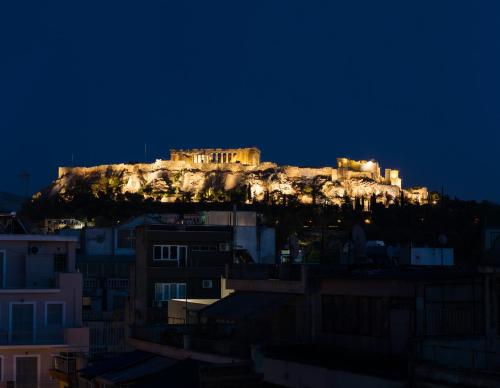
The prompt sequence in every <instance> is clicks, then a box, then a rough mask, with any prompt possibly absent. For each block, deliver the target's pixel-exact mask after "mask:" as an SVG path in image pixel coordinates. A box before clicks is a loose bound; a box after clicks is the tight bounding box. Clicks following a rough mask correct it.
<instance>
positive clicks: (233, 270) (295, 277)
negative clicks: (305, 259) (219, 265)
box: [227, 264, 302, 281]
mask: <svg viewBox="0 0 500 388" xmlns="http://www.w3.org/2000/svg"><path fill="white" fill-rule="evenodd" d="M227 278H228V279H241V280H271V279H279V280H288V281H301V280H302V266H300V265H295V264H281V265H277V264H232V265H229V266H228V267H227Z"/></svg>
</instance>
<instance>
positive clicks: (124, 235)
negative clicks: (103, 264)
mask: <svg viewBox="0 0 500 388" xmlns="http://www.w3.org/2000/svg"><path fill="white" fill-rule="evenodd" d="M117 240H118V241H117V246H118V248H120V249H135V230H134V229H119V230H118V239H117Z"/></svg>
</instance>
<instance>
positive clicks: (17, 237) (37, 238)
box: [0, 234, 78, 243]
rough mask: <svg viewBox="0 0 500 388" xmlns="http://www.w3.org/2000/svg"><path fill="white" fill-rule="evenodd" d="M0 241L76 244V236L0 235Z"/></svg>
mask: <svg viewBox="0 0 500 388" xmlns="http://www.w3.org/2000/svg"><path fill="white" fill-rule="evenodd" d="M0 241H46V242H75V243H76V242H78V238H77V237H76V236H60V235H51V234H0Z"/></svg>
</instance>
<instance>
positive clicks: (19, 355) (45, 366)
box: [0, 234, 89, 387]
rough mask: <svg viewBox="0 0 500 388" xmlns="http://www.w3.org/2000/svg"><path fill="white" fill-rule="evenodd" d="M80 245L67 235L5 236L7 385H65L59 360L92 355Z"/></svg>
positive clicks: (1, 303)
mask: <svg viewBox="0 0 500 388" xmlns="http://www.w3.org/2000/svg"><path fill="white" fill-rule="evenodd" d="M75 244H76V239H75V238H73V237H66V236H43V235H30V234H0V269H1V272H0V285H1V287H0V333H1V335H0V365H1V374H0V376H1V379H2V381H3V382H5V384H6V386H16V387H59V386H60V385H59V382H61V383H62V384H63V386H64V384H65V383H67V382H69V380H70V376H69V374H68V370H67V369H64V368H61V369H58V370H54V366H55V365H56V364H57V362H56V360H57V359H58V358H60V357H62V358H66V357H67V355H68V354H72V355H73V356H76V355H81V356H83V357H84V356H85V355H86V354H87V353H88V349H89V332H88V328H85V327H83V326H82V303H81V301H82V275H81V274H80V273H78V272H77V271H76V268H75ZM59 365H60V364H59ZM9 384H11V385H9Z"/></svg>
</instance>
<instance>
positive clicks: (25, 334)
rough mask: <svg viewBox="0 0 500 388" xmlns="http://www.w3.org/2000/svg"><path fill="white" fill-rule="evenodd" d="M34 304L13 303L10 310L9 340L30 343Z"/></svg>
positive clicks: (32, 334)
mask: <svg viewBox="0 0 500 388" xmlns="http://www.w3.org/2000/svg"><path fill="white" fill-rule="evenodd" d="M34 319H35V305H34V304H33V303H22V304H21V303H15V304H12V310H11V340H12V342H13V343H30V342H32V341H33V340H34V338H33V337H34Z"/></svg>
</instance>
